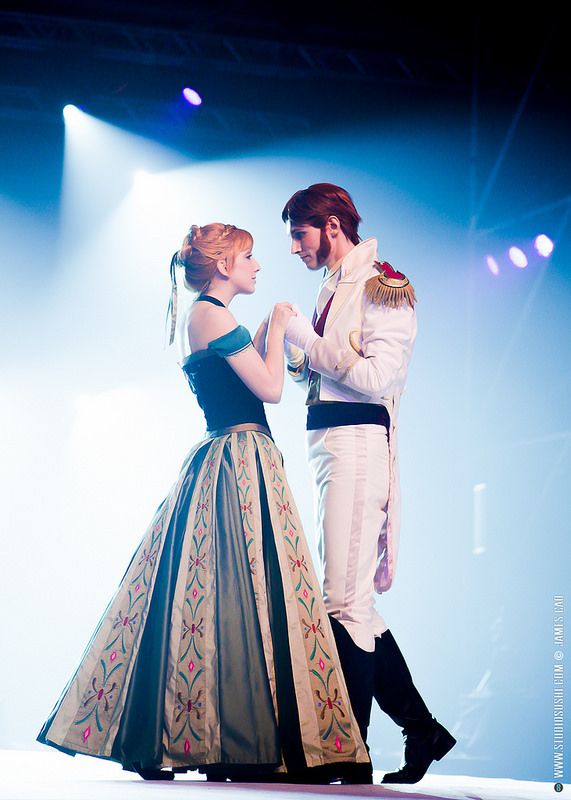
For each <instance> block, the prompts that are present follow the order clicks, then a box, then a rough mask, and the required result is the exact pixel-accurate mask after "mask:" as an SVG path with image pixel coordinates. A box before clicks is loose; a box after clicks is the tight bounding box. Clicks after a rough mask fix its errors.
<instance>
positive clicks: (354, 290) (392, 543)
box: [289, 239, 416, 593]
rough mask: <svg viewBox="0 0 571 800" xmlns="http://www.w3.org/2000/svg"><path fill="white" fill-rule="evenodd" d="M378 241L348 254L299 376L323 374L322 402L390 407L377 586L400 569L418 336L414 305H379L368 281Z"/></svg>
mask: <svg viewBox="0 0 571 800" xmlns="http://www.w3.org/2000/svg"><path fill="white" fill-rule="evenodd" d="M375 261H377V241H376V239H366V240H365V241H363V242H360V244H358V245H356V247H354V248H353V249H352V250H350V251H349V253H347V255H346V256H345V258H344V259H343V262H342V264H341V267H340V268H339V280H338V283H337V288H336V290H335V294H334V297H333V300H332V302H331V307H330V309H329V313H328V315H327V321H326V323H325V329H324V334H323V337H320V338H319V339H318V340H317V341H316V342H315V344H314V345H313V346H312V348H311V351H310V353H309V356H306V357H305V361H304V362H303V364H302V365H301V366H300V368H298V369H297V370H295V371H294V370H292V369H291V368H290V370H289V371H290V374H292V377H293V378H294V380H298V381H306V380H307V376H308V371H309V369H311V370H313V371H314V372H318V373H319V374H320V375H321V381H320V387H319V400H320V401H338V402H339V401H340V402H356V403H377V404H382V405H384V406H386V408H387V409H388V412H389V415H390V420H391V426H390V427H391V429H390V431H389V469H390V476H389V503H388V513H387V525H386V530H383V531H380V532H379V548H378V563H377V571H376V574H375V589H376V591H377V592H379V593H381V592H385V591H387V589H389V588H390V586H391V584H392V581H393V578H394V574H395V568H396V561H397V555H398V544H399V530H400V483H399V471H398V451H397V420H398V408H399V401H400V396H401V394H402V391H403V389H404V387H405V383H406V375H407V368H408V363H409V360H410V357H411V354H412V349H413V344H414V340H415V338H416V315H415V312H414V309H413V308H412V307H411V306H410V305H409V304H408V303H404V304H403V305H401V306H400V307H399V308H391V307H388V306H385V305H377V304H375V303H374V302H372V301H371V300H369V298H368V297H367V295H366V294H365V283H366V282H367V280H368V279H369V278H371V277H374V276H378V275H379V271H378V269H377V268H376V267H375Z"/></svg>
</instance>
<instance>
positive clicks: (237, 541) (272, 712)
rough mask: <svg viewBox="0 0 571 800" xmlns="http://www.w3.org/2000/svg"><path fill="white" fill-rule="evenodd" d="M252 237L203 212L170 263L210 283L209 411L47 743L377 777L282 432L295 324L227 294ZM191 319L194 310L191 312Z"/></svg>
mask: <svg viewBox="0 0 571 800" xmlns="http://www.w3.org/2000/svg"><path fill="white" fill-rule="evenodd" d="M252 245H253V240H252V237H251V235H250V234H249V233H248V232H247V231H244V230H240V229H238V228H236V227H234V226H233V225H223V224H219V223H214V224H211V225H206V226H204V227H202V228H200V227H197V226H193V227H192V229H191V231H190V233H189V234H188V236H187V237H186V238H185V239H184V242H183V245H182V247H181V249H180V251H178V252H177V253H176V254H175V256H174V257H173V261H172V263H171V276H172V280H173V295H172V298H171V308H172V326H171V341H172V340H173V338H174V333H175V319H176V287H177V284H176V277H175V269H176V267H177V266H180V267H183V268H184V274H185V282H186V285H187V287H189V288H191V289H193V290H195V291H197V292H198V293H199V294H198V296H197V297H196V299H195V300H194V302H193V303H192V305H191V306H190V308H189V310H188V312H187V314H186V316H185V318H184V319H183V320H182V321H180V320H179V324H178V330H179V332H180V341H179V345H180V347H181V348H182V349H183V352H185V353H188V355H186V357H184V358H183V360H182V362H181V366H182V369H183V371H184V373H185V375H186V378H187V379H188V383H189V385H190V388H191V389H192V391H193V392H194V394H195V395H196V398H197V401H198V403H199V405H200V407H201V408H202V410H203V412H204V416H205V418H206V426H207V430H206V436H205V438H204V439H203V440H202V441H201V442H199V443H198V444H197V445H196V446H195V447H194V448H193V449H192V450H191V451H190V453H189V454H188V456H187V458H186V460H185V462H184V464H183V466H182V470H181V472H180V474H179V476H178V478H177V480H176V482H175V483H174V485H173V487H172V489H171V491H170V492H169V494H168V496H167V497H166V498H165V500H164V501H163V502H162V503H161V505H160V506H159V508H158V510H157V512H156V514H155V516H154V518H153V520H152V521H151V524H150V525H149V527H148V529H147V531H146V533H145V535H144V536H143V539H142V541H141V543H140V545H139V547H138V549H137V550H136V552H135V554H134V556H133V558H132V560H131V562H130V564H129V566H128V567H127V570H126V572H125V575H124V577H123V579H122V580H121V583H120V585H119V588H118V589H117V592H116V593H115V595H114V597H113V599H112V600H111V602H110V604H109V606H108V608H107V610H106V612H105V614H104V615H103V618H102V619H101V621H100V623H99V625H98V626H97V628H96V630H95V633H94V634H93V636H92V639H91V641H90V642H89V644H88V646H87V649H86V651H85V653H84V655H83V657H82V659H81V663H80V665H79V667H78V669H77V671H76V673H75V675H74V676H73V677H72V678H71V680H70V682H69V683H68V685H67V687H66V688H65V690H64V692H63V694H62V696H61V698H60V699H59V701H58V702H57V704H56V706H55V708H54V710H53V712H52V714H51V715H50V717H49V719H48V720H47V722H46V723H45V724H44V726H43V728H42V730H41V732H40V734H39V737H38V739H39V741H41V742H43V743H45V744H49V745H52V746H54V747H56V748H58V749H60V750H63V751H64V752H66V753H70V754H72V755H73V754H75V753H82V754H86V755H92V756H96V757H99V758H105V759H111V760H114V761H117V762H119V763H120V764H122V766H123V768H124V769H126V770H131V771H136V772H138V773H139V774H140V775H142V776H143V778H147V779H151V780H153V779H168V778H172V777H174V773H175V772H184V771H186V770H191V769H198V770H200V772H202V773H205V774H206V775H207V777H208V778H209V779H213V780H224V779H227V778H229V779H233V780H249V781H251V780H283V781H288V782H319V783H328V782H331V781H334V780H340V781H343V782H370V779H371V778H370V776H371V765H370V760H369V757H368V754H367V751H366V748H365V746H364V744H363V741H362V739H361V736H360V734H359V729H358V726H357V724H356V722H355V719H354V716H353V712H352V710H351V706H350V704H349V701H348V696H347V690H346V686H345V681H344V678H343V674H342V672H341V669H340V666H339V660H338V654H337V650H336V647H335V640H334V638H333V635H332V633H331V628H330V624H329V619H328V616H327V612H326V611H325V608H324V605H323V600H322V597H321V593H320V590H319V585H318V582H317V579H316V576H315V572H314V568H313V565H312V560H311V556H310V551H309V548H308V545H307V542H306V540H305V536H304V533H303V530H302V526H301V522H300V519H299V515H298V512H297V510H296V506H295V503H294V500H293V497H292V495H291V491H290V488H289V486H288V483H287V479H286V476H285V472H284V468H283V462H282V456H281V454H280V451H279V450H278V449H277V447H276V445H275V444H274V441H273V439H272V436H271V433H270V431H269V429H268V423H267V420H266V415H265V412H264V405H263V403H264V402H270V403H277V402H278V401H279V399H280V397H281V392H282V385H283V374H284V363H283V359H284V331H285V328H286V325H287V322H288V319H289V318H290V317H291V315H292V314H293V313H294V311H293V310H292V307H291V305H289V304H287V303H278V304H277V305H276V306H275V307H274V308H273V310H272V313H271V315H270V316H269V321H266V322H265V323H263V324H262V325H261V326H260V329H259V330H258V332H257V334H256V336H255V342H252V340H251V338H250V335H249V333H248V331H247V330H246V329H245V328H244V327H243V326H241V325H239V324H237V322H236V320H235V319H234V317H233V315H232V313H231V311H230V310H229V306H230V304H231V302H232V300H233V299H234V297H235V296H236V295H239V294H253V292H254V291H255V286H256V276H257V273H258V271H259V269H260V267H259V265H258V264H257V262H256V261H255V260H254V258H253V257H252ZM181 322H182V324H181Z"/></svg>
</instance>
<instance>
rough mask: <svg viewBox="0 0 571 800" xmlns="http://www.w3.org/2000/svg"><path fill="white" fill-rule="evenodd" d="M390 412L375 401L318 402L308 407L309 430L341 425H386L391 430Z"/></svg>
mask: <svg viewBox="0 0 571 800" xmlns="http://www.w3.org/2000/svg"><path fill="white" fill-rule="evenodd" d="M390 423H391V420H390V417H389V412H388V411H387V409H386V408H385V406H381V405H375V404H373V403H337V402H332V403H316V404H315V405H313V406H309V407H308V409H307V430H308V431H316V430H318V429H319V428H337V427H339V426H341V425H384V427H385V428H386V429H387V431H388V430H389V427H390Z"/></svg>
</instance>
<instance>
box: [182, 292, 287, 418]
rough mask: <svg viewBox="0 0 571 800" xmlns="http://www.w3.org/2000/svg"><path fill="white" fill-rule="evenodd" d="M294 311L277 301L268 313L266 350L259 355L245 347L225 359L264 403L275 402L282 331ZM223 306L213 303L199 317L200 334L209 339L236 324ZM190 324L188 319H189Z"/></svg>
mask: <svg viewBox="0 0 571 800" xmlns="http://www.w3.org/2000/svg"><path fill="white" fill-rule="evenodd" d="M293 313H294V312H293V311H292V308H291V305H290V304H289V303H277V304H276V305H275V306H274V308H273V310H272V313H271V315H270V318H269V322H268V330H267V335H266V353H265V356H264V357H263V358H262V356H260V354H259V353H258V351H257V350H256V348H255V347H246V348H245V349H244V350H241V351H240V352H239V353H235V354H234V355H230V356H226V360H227V361H228V363H229V364H230V366H231V367H232V369H233V370H234V371H235V372H236V373H237V375H238V376H239V377H240V378H241V380H242V381H244V383H245V384H246V386H247V387H248V388H249V389H250V390H251V391H252V392H253V393H254V394H255V395H256V397H259V399H260V400H262V401H263V402H265V403H279V401H280V398H281V394H282V389H283V381H284V334H285V329H286V326H287V322H288V320H289V318H290V317H291V316H292V314H293ZM236 324H237V323H236V319H235V318H234V316H233V314H232V313H231V312H230V311H229V310H228V309H227V308H219V307H217V306H213V307H212V308H209V309H208V313H205V314H203V315H202V317H201V320H200V338H201V339H202V340H203V341H204V340H206V341H213V340H214V339H218V338H219V337H221V336H224V335H225V334H227V333H230V331H232V330H234V328H235V327H236ZM191 326H192V321H191Z"/></svg>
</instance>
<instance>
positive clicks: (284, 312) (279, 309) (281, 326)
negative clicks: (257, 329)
mask: <svg viewBox="0 0 571 800" xmlns="http://www.w3.org/2000/svg"><path fill="white" fill-rule="evenodd" d="M295 313H296V312H295V311H294V309H293V306H292V304H291V303H285V302H284V303H276V304H275V306H274V307H273V309H272V314H271V317H270V327H271V328H272V329H273V330H275V331H279V333H280V334H284V333H285V329H286V328H287V324H288V322H289V320H290V319H291V317H293V316H295Z"/></svg>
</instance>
